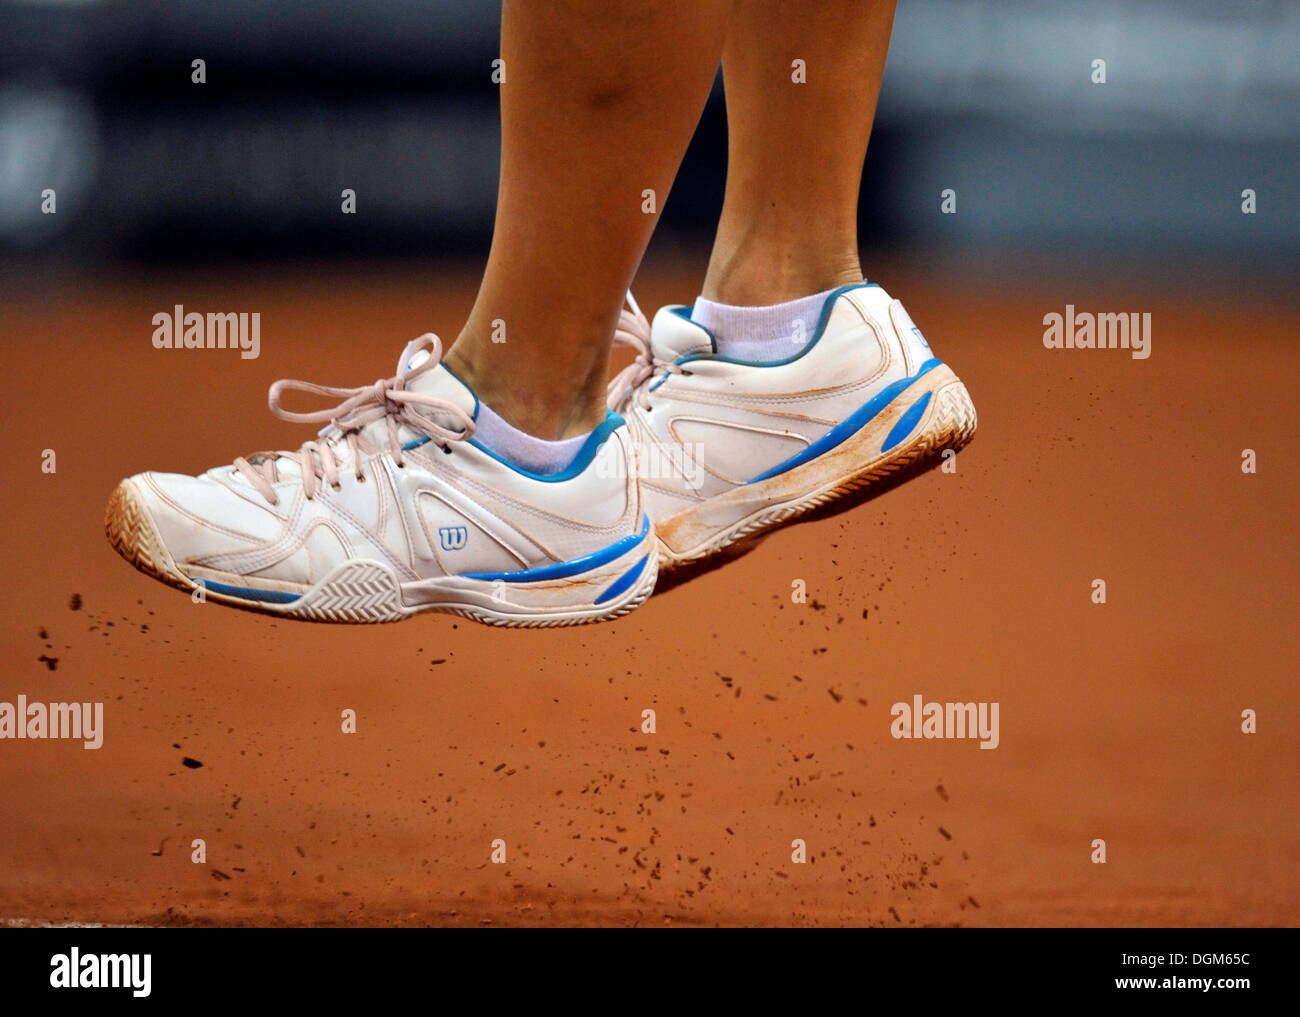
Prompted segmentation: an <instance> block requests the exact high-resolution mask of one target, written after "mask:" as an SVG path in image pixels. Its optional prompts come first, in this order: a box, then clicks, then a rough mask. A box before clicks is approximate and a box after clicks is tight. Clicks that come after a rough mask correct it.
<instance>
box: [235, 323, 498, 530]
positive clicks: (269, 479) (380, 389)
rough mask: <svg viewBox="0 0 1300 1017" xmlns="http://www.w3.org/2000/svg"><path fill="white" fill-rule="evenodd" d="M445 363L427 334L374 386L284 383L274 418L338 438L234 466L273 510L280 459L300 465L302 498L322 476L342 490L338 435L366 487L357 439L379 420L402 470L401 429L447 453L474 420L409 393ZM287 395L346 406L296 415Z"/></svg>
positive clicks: (275, 392) (275, 394) (436, 399)
mask: <svg viewBox="0 0 1300 1017" xmlns="http://www.w3.org/2000/svg"><path fill="white" fill-rule="evenodd" d="M422 349H428V350H429V358H428V359H427V360H426V361H425V362H424V363H422V364H421V365H420V366H419V367H411V366H410V363H411V358H412V357H413V356H414V355H415V354H416V353H418V352H419V351H420V350H422ZM441 360H442V340H441V339H439V338H438V337H437V336H436V335H434V334H433V333H432V332H426V333H425V334H424V335H422V336H420V337H419V338H418V339H412V340H411V341H410V342H409V343H407V344H406V348H405V349H404V350H402V355H401V357H400V358H399V359H398V361H397V373H396V374H395V375H394V376H393V377H391V378H380V379H379V380H378V381H376V382H375V383H374V384H373V385H362V386H361V387H359V388H335V387H333V386H330V385H316V384H313V383H312V382H309V381H297V380H295V379H292V378H282V379H281V380H279V381H277V382H276V383H275V384H274V385H272V386H271V389H270V392H269V393H268V394H267V403H268V404H269V405H270V407H271V412H272V413H274V414H275V415H276V416H277V417H279V418H280V419H281V420H288V421H291V422H293V423H299V424H321V423H324V424H328V425H330V427H327V428H324V429H322V431H321V433H320V434H319V435H318V436H317V437H322V438H326V431H328V430H330V428H333V430H334V433H333V434H331V435H329V436H328V437H327V438H326V440H324V441H308V442H304V443H303V445H302V447H301V448H299V450H298V451H297V452H259V453H257V454H256V455H254V456H253V457H252V458H251V460H250V459H245V458H244V457H243V456H240V457H239V458H238V459H236V460H235V463H234V465H235V468H236V469H237V470H239V472H240V473H242V474H243V475H244V476H245V477H247V478H248V482H249V483H250V484H252V485H253V487H255V488H256V489H257V491H258V492H259V493H260V494H261V495H262V497H264V498H265V499H266V500H267V501H268V502H270V503H271V504H272V505H278V504H280V496H279V495H278V494H277V493H276V491H275V488H274V487H273V486H272V485H273V484H275V483H276V481H277V480H279V476H278V474H277V472H276V466H275V463H276V460H277V459H280V458H285V459H289V460H292V461H293V462H296V463H297V464H298V467H299V470H300V471H301V474H302V486H303V493H304V494H305V495H306V496H307V498H309V499H310V498H313V497H314V496H315V494H316V491H317V490H318V489H319V488H318V485H317V476H318V475H320V476H323V477H324V480H325V482H326V483H328V484H329V485H330V486H331V487H334V488H338V487H339V486H340V485H339V470H338V468H339V460H338V458H337V457H336V456H335V454H334V449H333V447H332V442H333V441H334V440H336V439H337V438H338V436H339V435H342V437H343V438H344V439H345V440H346V441H347V443H348V446H349V448H351V450H352V464H353V468H354V469H355V471H356V478H357V480H358V481H364V480H365V475H364V474H363V473H362V472H361V455H360V448H359V437H358V434H359V432H360V431H361V429H362V428H363V427H365V426H366V425H367V424H371V423H374V422H375V421H376V420H380V419H383V420H384V421H385V423H386V424H387V425H388V441H389V450H390V451H391V452H392V454H393V459H394V460H396V462H397V465H398V466H399V467H400V466H405V465H406V463H405V461H404V460H403V458H402V442H401V439H400V436H399V434H398V424H399V423H405V424H407V425H408V426H410V427H411V428H413V429H414V430H417V431H419V432H421V433H422V434H427V435H429V437H430V438H432V439H434V440H436V441H438V442H439V444H441V445H442V447H443V450H444V451H446V450H447V442H449V441H464V440H465V439H467V438H469V437H470V435H472V434H473V433H474V419H473V418H472V417H471V416H470V415H469V414H468V413H466V412H465V411H464V410H463V409H461V408H460V407H459V406H457V405H456V404H455V403H453V402H452V401H451V400H449V399H443V398H442V397H441V396H435V395H429V394H428V393H425V392H412V391H410V390H408V389H407V388H406V384H407V382H409V381H411V380H413V379H415V378H418V377H419V376H420V375H422V374H424V373H425V372H426V371H431V370H433V368H435V367H436V366H437V365H438V363H439V362H440V361H441ZM289 390H296V391H299V392H309V393H311V394H313V395H321V396H331V397H333V398H336V399H342V400H343V401H342V402H340V403H339V404H338V405H337V406H335V407H333V408H331V409H326V410H316V411H314V412H312V413H294V412H292V411H290V410H286V409H284V408H283V407H282V406H281V405H280V396H281V395H282V394H283V393H284V392H286V391H289ZM417 408H424V409H426V410H437V411H439V412H440V413H445V414H447V415H449V416H451V417H452V418H453V419H455V420H457V421H459V422H460V423H461V424H463V427H462V429H461V430H459V431H455V430H452V429H450V428H447V427H444V426H443V425H442V424H439V423H438V422H437V421H435V420H431V419H430V418H429V417H427V416H425V415H424V414H421V413H419V412H417Z"/></svg>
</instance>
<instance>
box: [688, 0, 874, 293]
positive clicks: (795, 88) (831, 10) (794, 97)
mask: <svg viewBox="0 0 1300 1017" xmlns="http://www.w3.org/2000/svg"><path fill="white" fill-rule="evenodd" d="M893 22H894V0H736V2H735V6H734V9H733V11H732V15H731V22H730V26H729V28H728V31H727V40H726V47H725V49H724V51H723V57H722V68H723V80H724V82H725V84H726V93H727V121H728V131H729V133H730V140H729V159H728V166H727V190H726V199H725V202H724V204H723V210H722V218H721V221H720V222H719V224H718V233H717V237H716V239H715V241H714V246H713V254H712V257H711V258H710V261H709V270H708V275H707V277H706V279H705V282H704V290H703V295H704V296H705V297H706V298H708V299H709V300H714V301H717V302H719V303H725V304H734V305H742V306H748V305H760V304H775V303H780V302H783V301H786V300H793V299H796V298H798V297H803V296H806V295H808V294H812V293H818V292H820V291H822V290H826V289H830V288H832V287H835V286H840V285H844V284H846V283H853V282H861V281H862V268H861V265H860V264H859V261H858V232H857V209H858V188H859V184H860V182H861V178H862V163H863V160H864V158H865V157H866V152H867V139H868V137H869V136H870V134H871V123H872V120H873V118H874V117H875V113H876V98H877V96H878V95H879V94H880V77H881V74H882V73H883V72H884V67H885V54H886V52H887V50H888V48H889V34H890V30H891V29H892V27H893ZM796 60H801V61H803V63H804V68H805V73H806V79H807V80H806V83H803V84H799V83H796V82H795V81H794V80H792V78H793V76H794V75H796V73H797V69H796V68H795V67H794V66H793V64H794V61H796Z"/></svg>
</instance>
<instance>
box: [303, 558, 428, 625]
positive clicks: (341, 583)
mask: <svg viewBox="0 0 1300 1017" xmlns="http://www.w3.org/2000/svg"><path fill="white" fill-rule="evenodd" d="M285 613H286V614H289V615H291V616H293V617H297V618H305V619H307V620H309V621H323V622H354V623H359V624H366V623H370V622H386V621H399V620H400V619H402V618H405V617H406V616H407V615H408V614H410V613H411V612H409V611H407V610H404V608H403V605H402V591H401V589H400V587H399V586H398V583H397V578H396V577H395V576H394V575H393V574H392V573H391V572H389V571H388V570H387V569H386V568H384V567H383V566H381V565H377V564H374V563H373V562H366V561H360V562H350V563H348V564H347V565H345V566H344V567H343V568H341V569H339V570H338V571H337V572H335V573H334V575H332V576H330V577H329V578H328V579H327V580H325V582H324V583H322V584H321V585H320V586H318V587H316V588H315V589H313V590H311V591H309V592H308V593H305V594H304V595H303V597H302V599H301V600H297V601H295V602H294V603H293V604H291V605H290V610H288V611H287V612H285Z"/></svg>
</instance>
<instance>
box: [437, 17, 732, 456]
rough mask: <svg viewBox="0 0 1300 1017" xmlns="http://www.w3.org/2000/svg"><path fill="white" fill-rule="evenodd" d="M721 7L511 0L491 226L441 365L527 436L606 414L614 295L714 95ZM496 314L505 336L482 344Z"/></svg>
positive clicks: (573, 431) (583, 427)
mask: <svg viewBox="0 0 1300 1017" xmlns="http://www.w3.org/2000/svg"><path fill="white" fill-rule="evenodd" d="M730 8H731V0H648V2H634V0H621V2H612V0H563V2H548V3H538V2H536V0H505V9H504V16H503V20H502V31H501V36H502V40H501V51H502V59H503V60H504V61H505V72H506V76H505V82H504V83H503V84H502V86H501V128H502V153H501V156H502V158H501V184H500V191H499V196H498V201H497V215H496V227H495V232H494V235H493V238H492V249H491V253H490V254H489V256H488V264H487V270H486V273H485V274H484V277H483V282H482V285H481V287H480V289H479V293H478V298H477V300H476V301H475V304H474V309H473V311H472V312H471V313H470V317H469V321H468V322H467V323H466V325H465V328H464V330H463V331H462V332H461V334H460V336H459V338H458V339H457V340H456V343H455V345H454V346H453V347H452V349H451V350H450V352H449V353H448V355H447V358H446V361H447V365H448V366H449V367H450V368H451V369H452V370H453V371H455V372H456V373H457V374H458V375H460V376H461V377H462V378H463V379H464V380H465V381H466V382H468V383H469V385H470V386H471V387H472V388H474V389H475V391H476V392H477V393H478V394H479V396H480V397H481V398H482V399H483V400H484V401H486V402H487V403H488V404H489V405H490V406H492V408H493V409H494V410H496V411H497V412H498V413H500V414H501V415H502V416H503V417H505V418H506V420H507V421H509V422H510V423H511V424H513V425H515V426H516V427H518V428H520V429H521V430H523V431H527V432H529V433H530V434H533V435H535V436H537V437H539V438H545V439H548V440H549V439H557V438H564V437H569V436H572V435H577V434H582V433H584V432H585V431H589V430H590V429H591V428H593V427H595V426H596V425H597V424H598V423H599V422H600V420H601V419H602V418H603V416H604V392H605V382H606V378H607V375H608V370H609V349H610V340H611V338H612V336H613V333H614V326H615V324H616V322H617V321H618V313H619V309H620V307H621V306H622V303H623V296H624V293H625V291H626V290H627V288H628V286H629V285H630V284H631V281H632V276H633V275H634V273H635V272H636V269H637V266H638V265H639V264H640V261H641V257H642V255H643V254H644V252H645V248H646V245H647V243H649V240H650V235H651V233H652V232H653V230H654V227H655V224H656V222H657V221H658V218H659V215H658V210H659V209H661V208H662V207H663V202H664V199H665V198H666V197H667V195H668V190H669V187H670V186H671V185H672V181H673V177H674V176H675V175H676V173H677V168H678V165H679V163H680V162H681V159H682V156H683V154H684V153H685V151H686V146H687V144H688V142H689V141H690V137H691V133H692V131H693V130H694V129H695V125H696V123H697V122H698V120H699V116H700V112H701V110H702V109H703V107H704V102H705V100H706V99H707V97H708V92H709V88H710V85H711V84H712V81H713V78H714V75H715V73H716V70H717V65H718V60H719V57H720V56H721V53H722V42H723V37H724V34H725V31H726V23H727V15H728V12H729V10H730ZM646 190H653V191H654V202H655V206H654V207H655V211H654V212H653V213H650V214H647V213H646V212H643V211H642V209H643V205H644V203H645V199H644V198H643V192H644V191H646ZM497 320H499V321H500V322H502V323H504V326H505V342H497V343H494V342H493V341H492V335H493V330H494V326H493V322H494V321H497Z"/></svg>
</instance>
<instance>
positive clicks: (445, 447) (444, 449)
mask: <svg viewBox="0 0 1300 1017" xmlns="http://www.w3.org/2000/svg"><path fill="white" fill-rule="evenodd" d="M442 452H443V455H448V456H449V455H451V446H450V445H443V446H442Z"/></svg>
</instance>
